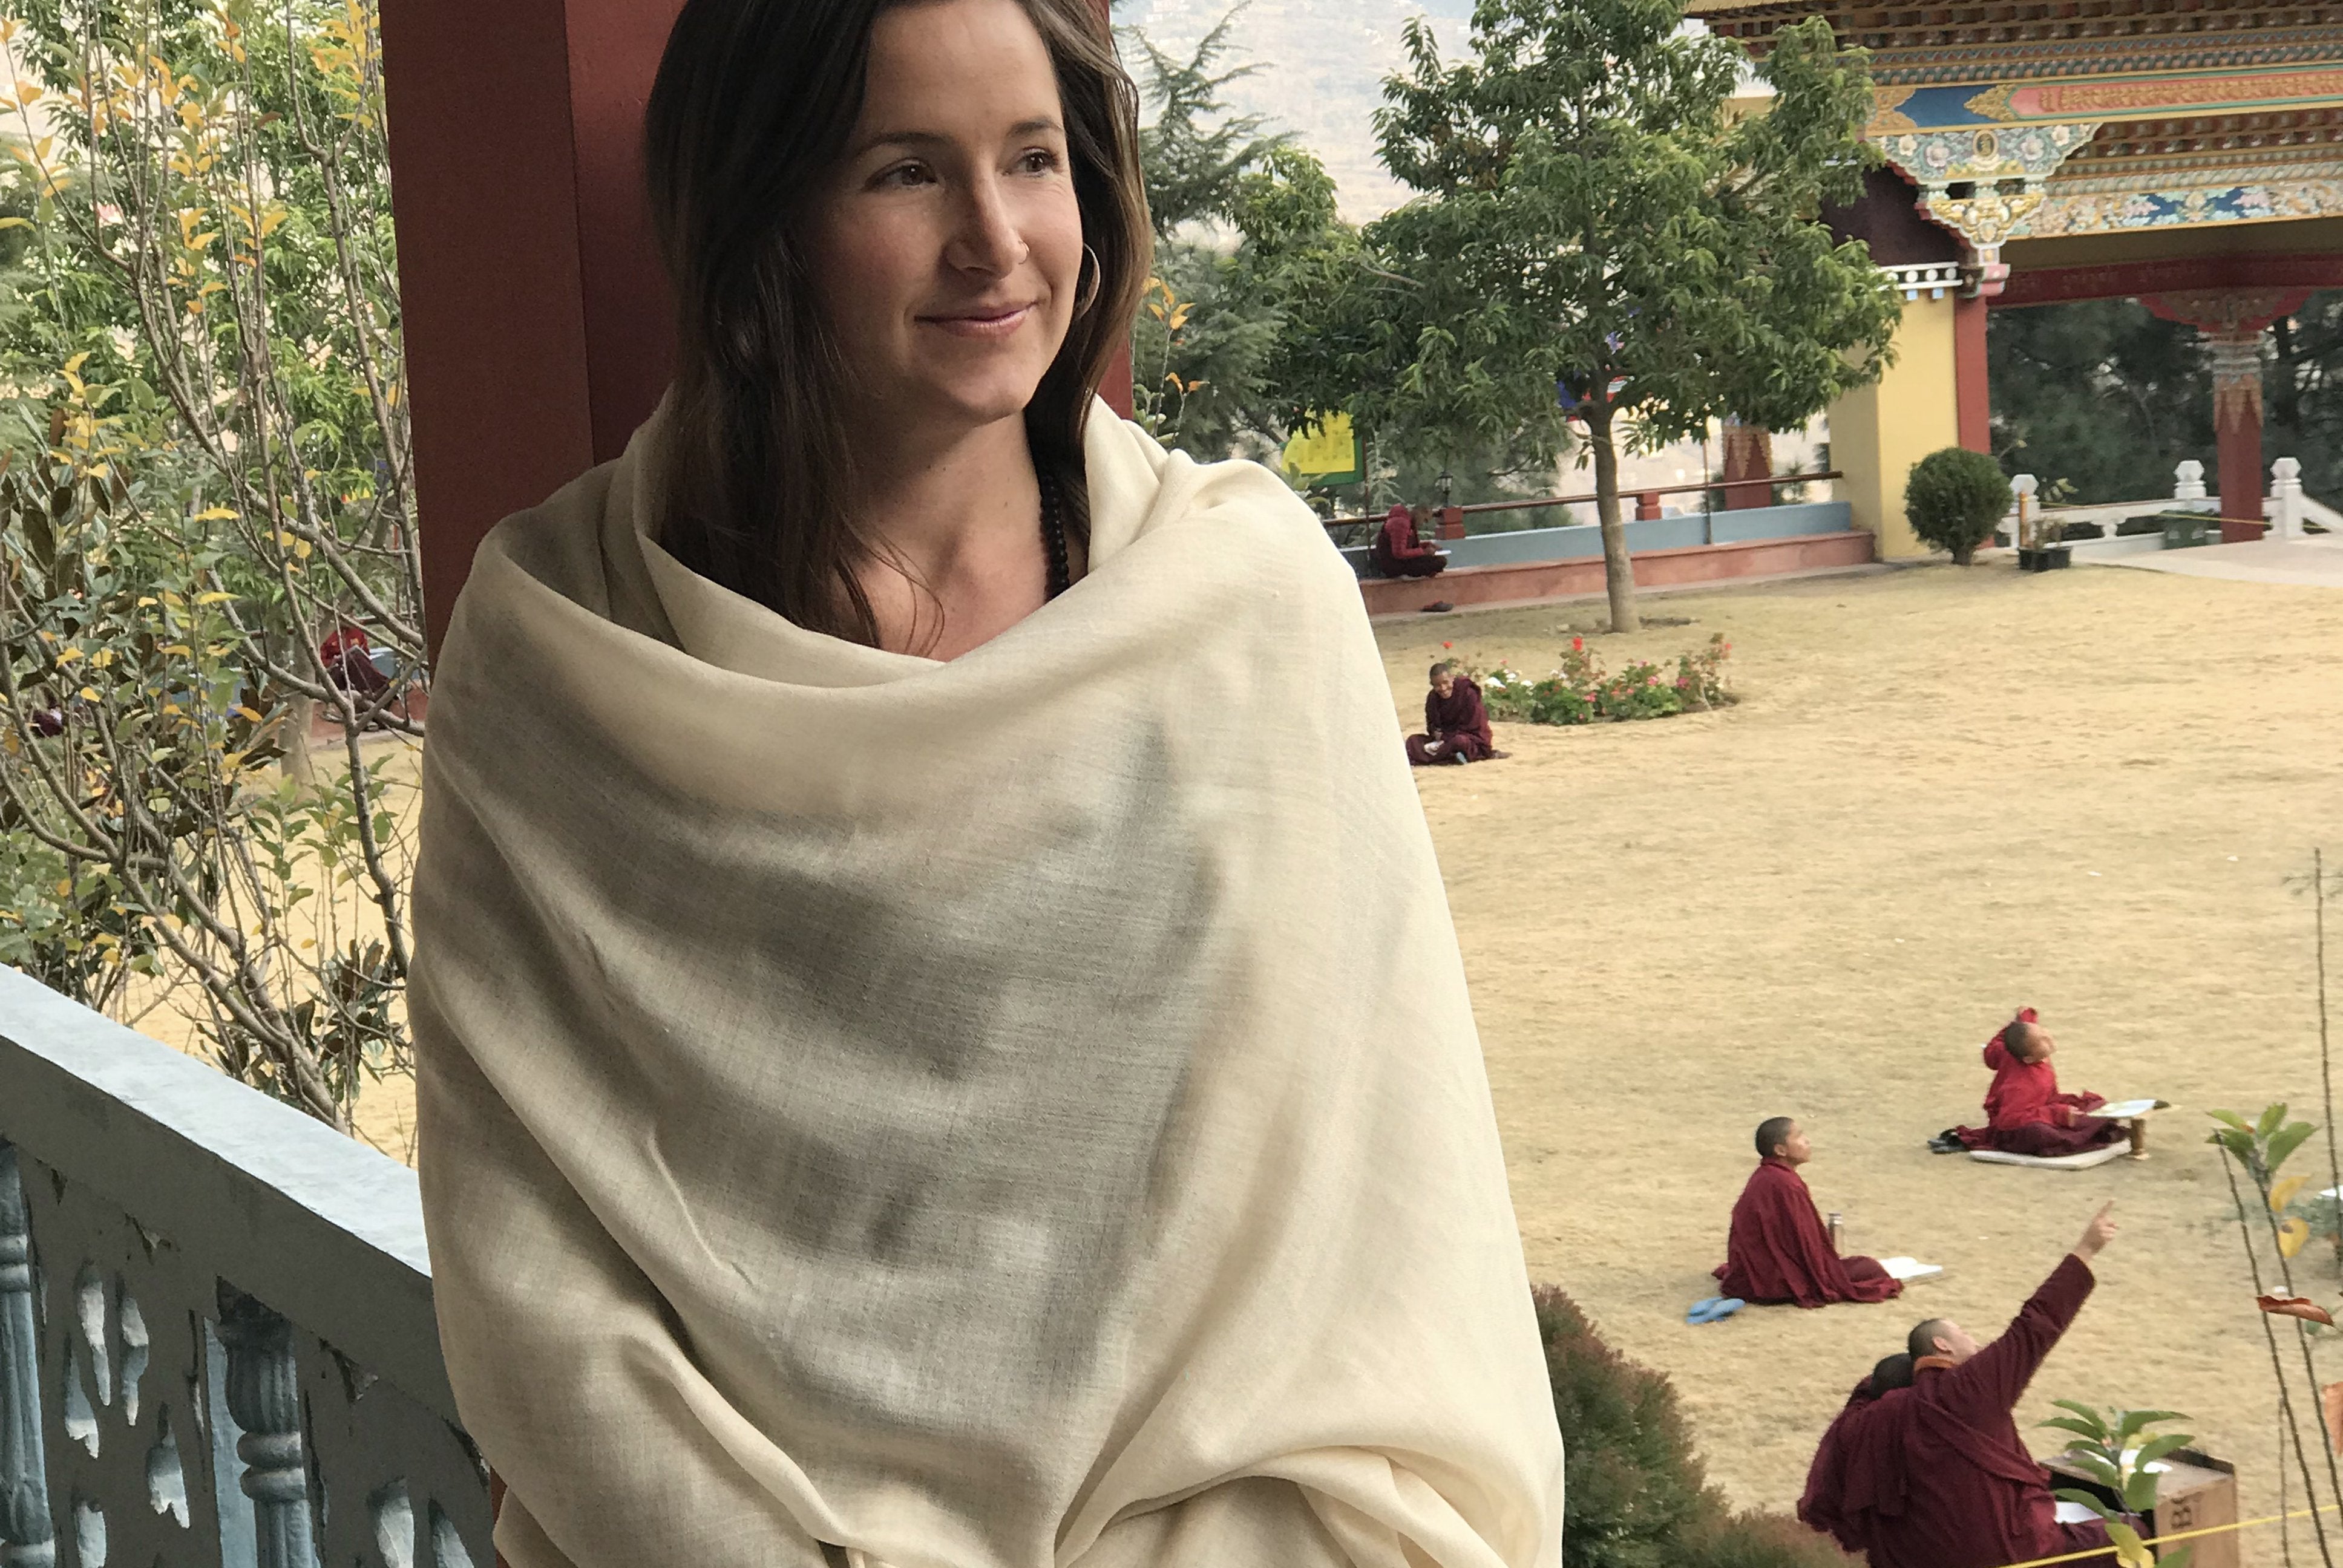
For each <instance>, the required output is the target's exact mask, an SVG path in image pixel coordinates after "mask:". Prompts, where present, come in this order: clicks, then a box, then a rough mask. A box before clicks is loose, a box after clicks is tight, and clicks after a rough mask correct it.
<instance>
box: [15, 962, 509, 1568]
mask: <svg viewBox="0 0 2343 1568" xmlns="http://www.w3.org/2000/svg"><path fill="white" fill-rule="evenodd" d="M489 1524H490V1516H489V1504H488V1473H487V1470H486V1469H485V1467H484V1466H483V1465H482V1463H481V1462H480V1457H479V1454H478V1452H477V1451H476V1450H475V1449H474V1448H473V1446H472V1444H471V1442H470V1440H469V1439H468V1438H467V1437H466V1436H465V1434H464V1432H463V1431H462V1429H461V1428H460V1427H459V1426H458V1424H457V1421H456V1405H455V1400H454V1396H453V1395H452V1394H451V1393H450V1392H449V1390H448V1387H447V1372H446V1369H445V1367H444V1366H443V1364H442V1362H441V1361H440V1357H439V1342H438V1334H437V1327H436V1325H435V1323H434V1322H433V1318H432V1310H431V1268H430V1263H429V1261H428V1259H427V1257H426V1255H425V1251H424V1243H423V1215H422V1208H421V1204H420V1201H419V1199H418V1196H417V1189H416V1183H415V1175H414V1172H412V1171H408V1170H407V1169H406V1168H405V1167H404V1166H401V1165H399V1164H398V1163H397V1162H396V1161H391V1160H388V1159H386V1158H384V1157H383V1156H382V1155H380V1154H377V1153H376V1152H374V1151H372V1150H370V1149H367V1148H366V1147H364V1146H363V1145H360V1144H358V1143H356V1142H354V1141H351V1140H349V1139H347V1138H344V1137H343V1136H341V1135H340V1134H338V1133H337V1132H335V1131H332V1130H331V1129H330V1128H327V1127H325V1126H323V1125H321V1124H319V1123H317V1122H316V1121H311V1120H310V1119H309V1118H307V1117H306V1116H303V1115H302V1114H301V1113H300V1112H298V1111H294V1110H292V1109H291V1108H290V1107H288V1106H285V1105H281V1104H279V1103H277V1101H273V1100H270V1099H268V1098H267V1097H266V1096H265V1095H262V1094H260V1093H257V1092H256V1091H253V1090H250V1089H247V1088H246V1087H244V1086H243V1085H242V1084H239V1083H236V1082H233V1081H230V1080H228V1079H226V1078H225V1077H223V1076H221V1075H220V1074H219V1073H217V1072H216V1071H214V1070H212V1069H211V1068H209V1067H206V1066H205V1065H204V1064H203V1063H201V1062H199V1061H196V1060H191V1059H189V1058H187V1057H186V1056H183V1055H181V1054H179V1053H178V1052H177V1051H175V1050H171V1049H170V1048H169V1047H167V1046H165V1045H162V1044H160V1043H158V1042H156V1041H155V1040H149V1039H147V1038H146V1036H144V1035H141V1034H138V1033H136V1032H134V1031H133V1030H127V1029H125V1028H123V1027H121V1026H120V1025H118V1024H116V1023H114V1022H112V1021H111V1020H107V1019H105V1018H102V1017H100V1016H98V1015H97V1014H96V1013H93V1012H90V1011H89V1010H86V1009H84V1008H82V1007H79V1006H76V1005H75V1003H73V1002H71V1001H68V1000H65V998H63V997H60V996H58V995H57V994H56V993H55V992H54V991H51V990H47V989H45V987H43V986H41V985H39V984H37V983H35V982H34V981H33V980H28V979H26V978H25V976H23V975H22V974H19V973H17V972H16V971H15V970H8V969H0V1564H6V1565H9V1568H50V1565H51V1564H55V1565H56V1568H106V1565H107V1564H109V1563H110V1564H113V1565H114V1568H472V1565H473V1564H478V1565H480V1568H488V1564H490V1563H493V1562H494V1560H495V1559H494V1553H493V1550H492V1548H491V1547H490V1544H489V1539H488V1534H489Z"/></svg>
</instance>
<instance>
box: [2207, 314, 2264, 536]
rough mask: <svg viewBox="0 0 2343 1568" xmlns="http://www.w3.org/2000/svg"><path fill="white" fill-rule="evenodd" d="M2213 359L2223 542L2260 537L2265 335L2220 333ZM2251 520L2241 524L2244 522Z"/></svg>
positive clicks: (2211, 342) (2214, 338)
mask: <svg viewBox="0 0 2343 1568" xmlns="http://www.w3.org/2000/svg"><path fill="white" fill-rule="evenodd" d="M2207 347H2209V348H2210V349H2211V350H2212V359H2213V439H2214V442H2215V446H2214V462H2215V465H2216V466H2217V467H2218V469H2219V474H2218V476H2217V477H2218V479H2219V482H2220V487H2221V538H2222V539H2223V541H2224V542H2227V543H2236V542H2237V541H2238V540H2240V539H2251V538H2260V537H2261V535H2260V531H2259V530H2258V529H2257V528H2252V527H2251V526H2250V525H2251V524H2252V523H2255V522H2258V521H2259V520H2260V518H2261V515H2262V335H2261V333H2260V332H2259V331H2258V330H2257V331H2252V332H2230V333H2217V334H2213V335H2211V336H2210V337H2208V339H2207ZM2241 524H2242V525H2247V526H2240V525H2241Z"/></svg>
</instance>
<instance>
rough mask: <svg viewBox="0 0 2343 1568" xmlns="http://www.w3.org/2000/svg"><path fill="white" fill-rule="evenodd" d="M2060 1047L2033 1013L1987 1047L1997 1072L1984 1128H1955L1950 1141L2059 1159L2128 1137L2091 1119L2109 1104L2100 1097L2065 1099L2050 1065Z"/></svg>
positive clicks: (2068, 1096) (1990, 1064) (2109, 1123)
mask: <svg viewBox="0 0 2343 1568" xmlns="http://www.w3.org/2000/svg"><path fill="white" fill-rule="evenodd" d="M2056 1049H2057V1042H2056V1041H2055V1040H2052V1039H2051V1038H2050V1031H2049V1030H2046V1029H2044V1028H2043V1027H2042V1024H2041V1020H2040V1018H2039V1015H2037V1014H2036V1012H2035V1010H2033V1009H2032V1008H2030V1007H2029V1008H2026V1009H2024V1010H2021V1011H2020V1012H2019V1013H2018V1015H2017V1016H2016V1018H2014V1019H2012V1020H2010V1021H2009V1022H2008V1023H2006V1024H2005V1025H2004V1026H2003V1027H2002V1030H2001V1032H2000V1033H1998V1034H1996V1035H1995V1036H1994V1037H1993V1039H1991V1040H1988V1041H1986V1048H1985V1064H1986V1066H1987V1067H1989V1068H1991V1069H1993V1087H1991V1088H1990V1089H1988V1090H1986V1094H1985V1115H1986V1124H1985V1125H1984V1126H1983V1127H1956V1128H1954V1129H1953V1130H1952V1134H1951V1136H1952V1137H1953V1138H1955V1139H1957V1140H1959V1141H1960V1143H1961V1145H1962V1146H1963V1147H1964V1148H1968V1149H1998V1150H2000V1151H2002V1152H2004V1153H2006V1154H2031V1155H2035V1156H2036V1157H2039V1158H2056V1157H2057V1156H2059V1155H2063V1154H2080V1153H2082V1152H2084V1151H2086V1150H2091V1149H2097V1148H2098V1147H2100V1146H2101V1145H2102V1144H2107V1143H2113V1142H2115V1141H2117V1140H2118V1139H2120V1138H2122V1137H2123V1136H2124V1130H2123V1127H2122V1125H2121V1124H2120V1123H2119V1122H2115V1121H2108V1120H2107V1118H2106V1117H2103V1116H2094V1115H2092V1114H2091V1112H2092V1111H2096V1110H2097V1109H2098V1108H2099V1107H2100V1106H2102V1105H2105V1104H2106V1103H2107V1101H2105V1100H2104V1099H2102V1098H2101V1097H2100V1096H2098V1095H2096V1094H2061V1093H2060V1092H2059V1091H2058V1073H2057V1070H2056V1068H2053V1067H2052V1066H2051V1065H2050V1057H2051V1055H2052V1053H2053V1052H2054V1051H2055V1050H2056Z"/></svg>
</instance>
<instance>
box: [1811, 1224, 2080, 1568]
mask: <svg viewBox="0 0 2343 1568" xmlns="http://www.w3.org/2000/svg"><path fill="white" fill-rule="evenodd" d="M2115 1233H2116V1221H2115V1205H2114V1204H2112V1203H2110V1204H2108V1205H2107V1206H2106V1207H2105V1208H2102V1209H2101V1210H2100V1211H2098V1213H2097V1215H2096V1216H2095V1217H2094V1218H2093V1219H2092V1221H2091V1222H2090V1224H2089V1225H2088V1226H2087V1227H2086V1228H2085V1229H2084V1231H2083V1235H2082V1239H2081V1240H2080V1241H2077V1242H2076V1243H2075V1245H2074V1249H2073V1250H2072V1251H2069V1252H2068V1253H2067V1254H2066V1257H2064V1258H2062V1259H2060V1260H2059V1262H2058V1266H2057V1267H2056V1269H2054V1270H2052V1271H2051V1273H2050V1277H2049V1278H2048V1279H2047V1280H2046V1281H2044V1282H2043V1283H2042V1288H2041V1289H2040V1290H2037V1291H2036V1292H2034V1295H2033V1298H2032V1299H2031V1300H2029V1301H2028V1302H2026V1305H2025V1306H2023V1307H2022V1308H2020V1309H2019V1310H2018V1313H2017V1316H2016V1318H2014V1319H2012V1320H2011V1322H2010V1324H2009V1327H2008V1328H2006V1329H2005V1330H2003V1331H2002V1334H2001V1337H2000V1338H1999V1339H1997V1340H1996V1341H1994V1342H1992V1343H1991V1344H1988V1345H1980V1344H1978V1343H1977V1342H1976V1340H1974V1339H1971V1338H1970V1337H1969V1335H1968V1333H1967V1332H1966V1330H1964V1329H1963V1328H1962V1327H1961V1326H1960V1324H1958V1323H1956V1322H1953V1321H1952V1320H1951V1319H1949V1318H1931V1319H1929V1320H1928V1321H1927V1322H1924V1323H1922V1324H1920V1325H1919V1326H1918V1327H1917V1328H1915V1329H1914V1330H1913V1331H1912V1337H1911V1342H1910V1347H1909V1348H1910V1350H1911V1352H1912V1386H1911V1387H1910V1388H1908V1389H1903V1390H1898V1391H1896V1392H1891V1393H1888V1394H1885V1395H1884V1396H1883V1397H1881V1398H1880V1399H1879V1401H1878V1402H1876V1403H1875V1404H1874V1405H1872V1406H1871V1407H1870V1408H1869V1409H1868V1410H1867V1411H1866V1412H1864V1414H1863V1417H1862V1432H1861V1433H1860V1436H1861V1440H1862V1441H1861V1442H1860V1445H1859V1452H1850V1453H1848V1454H1846V1455H1845V1458H1844V1461H1843V1462H1844V1469H1843V1470H1842V1471H1841V1472H1840V1473H1837V1474H1836V1475H1835V1476H1834V1477H1833V1478H1832V1490H1833V1491H1834V1492H1835V1493H1836V1495H1835V1496H1834V1497H1832V1498H1829V1499H1827V1500H1825V1499H1817V1498H1815V1497H1814V1496H1812V1495H1811V1494H1810V1495H1809V1497H1808V1499H1807V1501H1806V1503H1805V1504H1802V1510H1804V1511H1805V1512H1807V1513H1816V1512H1820V1513H1825V1515H1826V1517H1827V1519H1828V1521H1829V1523H1828V1525H1827V1527H1828V1528H1830V1529H1831V1530H1832V1532H1833V1533H1835V1534H1837V1535H1838V1536H1839V1538H1840V1540H1841V1541H1842V1542H1843V1543H1847V1544H1849V1545H1859V1546H1861V1547H1863V1548H1865V1549H1867V1550H1868V1552H1869V1554H1870V1558H1871V1568H1996V1565H1997V1564H2000V1563H2024V1562H2027V1561H2030V1560H2032V1559H2034V1558H2036V1557H2052V1556H2056V1555H2059V1554H2060V1553H2067V1552H2081V1551H2087V1550H2088V1549H2089V1548H2091V1547H2094V1546H2107V1545H2109V1542H2108V1540H2107V1527H2106V1526H2105V1525H2103V1524H2101V1523H2099V1522H2098V1521H2097V1520H2091V1521H2088V1522H2087V1523H2079V1524H2063V1523H2059V1522H2058V1520H2057V1518H2056V1508H2057V1504H2056V1503H2055V1502H2054V1501H2053V1500H2052V1498H2051V1496H2050V1487H2049V1484H2048V1475H2047V1473H2046V1472H2045V1471H2044V1470H2043V1468H2042V1467H2041V1466H2040V1465H2039V1464H2036V1462H2034V1457H2033V1455H2031V1454H2030V1453H2028V1452H2026V1444H2025V1442H2024V1441H2023V1440H2021V1439H2020V1438H2019V1437H2018V1435H2017V1423H2016V1421H2015V1420H2014V1419H2013V1418H2012V1416H2011V1413H2010V1412H2011V1410H2012V1408H2013V1407H2014V1406H2016V1403H2017V1401H2018V1398H2019V1396H2021V1395H2022V1394H2024V1393H2025V1392H2026V1384H2027V1383H2029V1382H2032V1381H2033V1380H2034V1373H2035V1371H2036V1368H2038V1367H2040V1366H2041V1364H2042V1362H2043V1360H2044V1358H2045V1357H2046V1356H2048V1355H2049V1353H2050V1351H2051V1348H2052V1347H2053V1346H2055V1345H2056V1344H2057V1342H2058V1339H2059V1336H2060V1335H2062V1334H2064V1333H2065V1332H2066V1326H2067V1325H2068V1324H2069V1323H2071V1322H2074V1321H2075V1314H2076V1313H2077V1312H2080V1311H2081V1310H2082V1306H2083V1302H2084V1301H2085V1300H2086V1299H2087V1297H2088V1296H2089V1295H2090V1293H2091V1287H2092V1285H2093V1283H2094V1282H2095V1279H2094V1276H2093V1275H2092V1273H2091V1260H2092V1259H2093V1258H2096V1257H2097V1256H2098V1254H2099V1250H2100V1249H2101V1248H2103V1247H2105V1246H2106V1245H2107V1242H2108V1241H2112V1240H2113V1239H2114V1238H2115ZM1815 1503H1823V1504H1824V1506H1823V1507H1822V1508H1820V1509H1817V1508H1815V1507H1814V1506H1813V1505H1814V1504H1815Z"/></svg>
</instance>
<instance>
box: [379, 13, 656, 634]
mask: <svg viewBox="0 0 2343 1568" xmlns="http://www.w3.org/2000/svg"><path fill="white" fill-rule="evenodd" d="M679 9H681V0H498V4H497V5H491V6H482V5H478V4H477V3H476V0H384V4H383V7H382V44H383V75H384V85H385V88H386V91H387V95H388V100H389V116H390V159H391V189H392V202H393V210H394V212H395V214H396V216H397V224H398V273H399V296H400V304H401V308H402V310H403V313H404V316H405V320H406V338H407V389H408V400H409V405H410V414H411V417H412V418H413V422H414V435H415V467H416V501H417V511H418V514H419V518H420V525H421V528H422V548H423V590H424V605H425V609H426V612H427V620H428V622H429V626H430V633H431V641H432V644H433V646H434V647H435V648H436V647H437V644H438V641H439V638H440V637H441V636H442V635H443V634H444V633H445V632H446V630H447V616H448V612H449V611H450V610H451V609H452V608H454V606H455V601H456V592H457V590H458V588H461V587H462V586H463V582H464V578H465V576H466V574H467V573H468V572H469V571H470V569H471V564H472V551H473V549H474V548H475V547H476V546H477V545H478V543H479V540H480V537H481V536H482V535H483V534H485V533H487V532H488V529H489V528H491V527H493V526H494V525H495V524H496V522H497V520H498V518H502V517H504V516H506V515H507V514H508V513H511V512H516V511H518V510H520V509H521V508H524V507H530V506H534V505H536V504H537V503H538V502H539V501H541V500H543V499H544V498H546V497H548V496H549V495H551V494H552V493H553V492H554V491H555V490H556V489H558V488H559V487H561V486H562V485H563V484H565V483H566V482H568V480H570V479H572V478H575V477H577V476H578V474H579V473H581V472H583V471H584V470H585V469H587V468H588V467H592V466H593V465H594V464H596V463H598V462H600V461H603V460H605V459H607V458H609V457H615V456H617V455H618V452H619V451H620V450H621V449H622V448H623V447H624V446H625V444H626V438H627V435H628V432H629V431H630V430H632V429H633V428H634V427H635V426H636V425H637V424H639V423H640V422H641V420H642V418H643V417H644V416H645V415H647V414H649V412H650V409H651V407H652V405H653V404H654V403H656V402H657V401H658V398H659V389H660V388H661V387H664V386H665V385H666V382H667V377H668V373H669V364H670V358H671V353H672V347H671V345H672V324H671V321H670V315H671V307H670V305H669V296H668V291H667V280H666V277H665V275H664V273H663V272H662V270H661V268H660V266H659V260H658V257H657V255H656V253H655V251H654V249H653V245H652V240H651V235H650V226H649V221H648V219H647V217H646V216H645V214H644V211H643V196H642V173H641V164H640V155H639V150H638V142H639V137H640V135H641V127H642V110H643V103H644V100H645V98H646V97H648V95H649V91H650V83H651V77H652V75H653V74H654V73H655V72H656V71H657V70H658V67H659V51H660V49H661V47H662V46H663V45H665V44H666V41H667V32H668V28H669V25H671V24H672V22H673V21H674V17H675V13H676V12H677V11H678V10H679Z"/></svg>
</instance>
